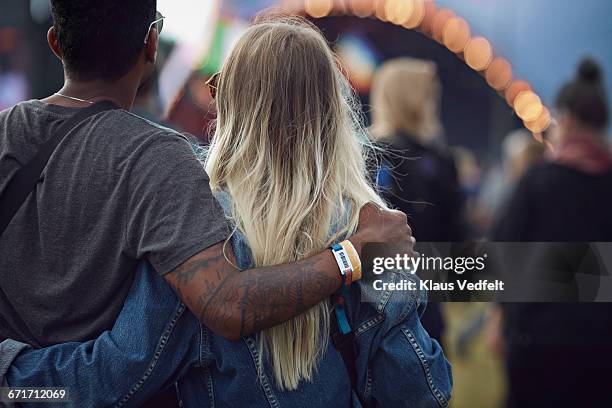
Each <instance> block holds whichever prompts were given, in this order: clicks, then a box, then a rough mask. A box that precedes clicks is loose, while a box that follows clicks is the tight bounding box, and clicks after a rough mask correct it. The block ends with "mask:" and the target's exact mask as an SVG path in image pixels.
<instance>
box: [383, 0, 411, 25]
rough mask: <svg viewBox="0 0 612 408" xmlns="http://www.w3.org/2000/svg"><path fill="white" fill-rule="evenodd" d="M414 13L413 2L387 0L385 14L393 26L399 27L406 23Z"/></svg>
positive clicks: (407, 0) (409, 0) (408, 0)
mask: <svg viewBox="0 0 612 408" xmlns="http://www.w3.org/2000/svg"><path fill="white" fill-rule="evenodd" d="M413 12H414V1H413V0H387V4H386V6H385V13H386V14H387V19H388V20H389V21H390V22H392V23H393V24H397V25H401V24H404V22H406V21H408V19H409V18H410V16H412V13H413Z"/></svg>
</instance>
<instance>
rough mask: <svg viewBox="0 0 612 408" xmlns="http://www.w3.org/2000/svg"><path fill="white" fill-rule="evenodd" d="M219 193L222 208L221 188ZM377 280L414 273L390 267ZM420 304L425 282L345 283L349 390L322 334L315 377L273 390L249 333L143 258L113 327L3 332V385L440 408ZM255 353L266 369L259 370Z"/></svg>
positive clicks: (442, 372)
mask: <svg viewBox="0 0 612 408" xmlns="http://www.w3.org/2000/svg"><path fill="white" fill-rule="evenodd" d="M219 199H220V202H221V204H222V205H223V206H224V207H225V208H226V209H227V208H228V207H229V205H228V204H229V201H228V199H227V197H226V196H224V195H221V196H220V197H219ZM232 246H233V249H234V252H235V255H236V259H237V261H238V263H239V266H240V267H241V268H242V269H244V268H248V267H250V266H251V264H252V261H251V255H250V250H249V248H248V246H247V245H246V241H245V240H244V238H243V237H242V236H241V235H240V234H239V233H236V234H235V235H234V236H233V237H232ZM372 279H373V278H372ZM376 279H383V280H384V281H387V282H399V281H400V280H402V279H404V280H417V279H418V278H417V277H416V276H414V275H411V274H410V273H409V272H406V271H401V270H398V271H394V272H388V273H385V274H383V275H381V276H377V277H376ZM417 286H418V285H417ZM83 295H84V296H87V294H83ZM425 306H426V293H425V292H424V291H377V290H374V289H373V285H372V280H371V279H369V280H368V279H363V280H362V281H360V282H359V284H357V285H352V286H351V295H350V297H349V299H348V304H347V315H348V319H349V322H350V323H351V327H352V328H353V330H354V332H355V339H356V340H355V341H356V350H357V353H356V368H357V389H356V390H351V385H350V380H349V377H348V374H347V371H346V367H345V365H344V363H343V361H342V357H341V355H340V353H339V352H338V351H337V350H336V349H335V348H334V346H333V345H332V344H331V342H330V343H329V344H328V347H327V352H326V353H325V354H324V356H323V357H322V359H321V361H320V363H319V366H318V369H317V371H316V375H315V376H314V379H313V380H312V381H311V382H305V381H302V382H301V383H300V385H299V387H298V389H297V390H295V391H281V390H280V389H279V388H278V387H277V386H276V384H275V382H274V377H273V375H272V371H271V369H270V366H269V364H268V362H267V360H266V358H265V356H261V355H260V354H259V348H258V341H257V336H256V335H249V336H245V337H243V338H242V339H241V340H238V341H229V340H226V339H224V338H222V337H221V336H218V335H216V334H214V333H213V332H211V331H210V330H209V329H208V328H206V327H205V326H202V325H201V324H199V323H198V321H197V319H196V318H195V317H194V316H193V315H192V314H191V313H190V312H189V311H188V310H187V309H186V308H185V305H183V303H182V302H180V301H179V300H178V298H177V297H176V295H175V294H174V292H173V291H172V289H171V288H170V287H169V286H168V285H167V284H166V282H165V281H164V279H163V278H162V277H161V276H159V275H158V274H157V273H155V271H153V270H152V268H151V267H150V266H149V265H148V264H146V263H142V264H141V265H140V267H139V271H138V273H137V275H136V279H135V281H134V283H133V285H132V288H131V290H130V293H129V295H128V297H127V299H126V301H125V304H124V307H123V310H122V312H121V313H120V315H119V317H118V319H117V321H116V323H115V326H114V327H113V329H112V330H111V331H107V332H104V333H103V334H101V335H100V337H98V338H97V339H95V340H91V341H88V342H85V343H76V342H75V343H64V344H59V345H56V346H52V347H47V348H44V349H40V350H34V349H30V348H26V349H25V350H23V349H22V347H21V345H20V344H18V343H16V342H13V341H10V340H7V341H5V342H4V343H1V344H0V353H2V354H3V356H2V357H0V375H4V374H6V376H5V378H4V381H7V382H8V384H9V385H10V386H11V387H41V386H45V387H67V388H68V389H69V397H70V401H71V404H69V405H68V406H78V407H83V406H87V407H89V406H91V407H93V406H101V407H102V406H104V407H106V406H116V407H124V406H125V407H127V406H139V405H141V404H142V403H144V402H145V401H147V400H148V399H149V398H151V397H153V396H154V395H155V394H156V392H157V391H159V390H161V389H163V388H165V387H168V386H174V387H176V390H177V392H178V395H179V400H180V402H181V404H182V406H185V407H292V408H293V407H308V408H315V407H361V406H362V403H361V402H360V401H362V402H363V403H364V405H366V406H381V407H415V408H416V407H446V406H448V403H449V399H450V394H451V388H452V375H451V369H450V365H449V363H448V361H447V360H446V358H445V357H444V354H443V352H442V348H441V347H440V345H439V344H438V343H437V342H436V341H435V340H433V339H431V338H430V337H429V335H428V334H427V332H426V331H425V329H424V328H423V326H422V325H421V322H420V320H419V316H420V315H421V314H422V313H423V311H424V309H425ZM15 355H16V356H15ZM13 357H14V359H13ZM260 359H262V361H263V364H264V370H262V371H261V372H259V373H258V370H257V369H256V366H257V362H258V361H259V360H260ZM11 362H12V364H10V366H9V363H11ZM3 364H4V367H3ZM3 370H4V371H3ZM355 392H356V393H358V395H359V396H358V397H357V396H356V395H355ZM0 404H1V402H0ZM58 406H62V407H66V406H67V405H66V404H58Z"/></svg>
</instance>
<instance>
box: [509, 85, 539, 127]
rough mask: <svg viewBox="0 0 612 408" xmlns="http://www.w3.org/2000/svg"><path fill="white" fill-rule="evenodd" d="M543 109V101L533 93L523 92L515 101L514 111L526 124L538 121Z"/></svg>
mask: <svg viewBox="0 0 612 408" xmlns="http://www.w3.org/2000/svg"><path fill="white" fill-rule="evenodd" d="M543 109H544V106H543V105H542V100H541V99H540V97H539V96H538V95H536V94H535V92H533V91H523V92H521V93H519V94H518V96H517V97H516V99H515V100H514V110H515V111H516V114H517V115H518V116H519V117H520V118H521V119H523V120H524V121H525V122H531V121H534V120H536V119H537V118H538V116H540V114H541V113H542V110H543Z"/></svg>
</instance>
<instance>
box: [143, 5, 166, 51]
mask: <svg viewBox="0 0 612 408" xmlns="http://www.w3.org/2000/svg"><path fill="white" fill-rule="evenodd" d="M165 18H166V17H164V16H163V15H162V13H160V12H159V11H156V12H155V21H153V22H152V23H151V24H149V29H148V30H147V35H146V36H145V39H144V43H145V44H146V43H147V41H148V39H149V33H150V32H151V29H152V28H153V27H155V28H156V29H157V35H159V34H161V32H162V30H163V29H164V19H165Z"/></svg>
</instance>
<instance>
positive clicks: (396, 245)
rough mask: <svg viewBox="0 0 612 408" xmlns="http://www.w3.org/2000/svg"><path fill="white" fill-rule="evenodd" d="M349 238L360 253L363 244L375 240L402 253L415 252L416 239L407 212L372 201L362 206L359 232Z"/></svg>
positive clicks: (410, 253)
mask: <svg viewBox="0 0 612 408" xmlns="http://www.w3.org/2000/svg"><path fill="white" fill-rule="evenodd" d="M349 240H350V241H351V242H352V243H353V246H354V247H355V249H357V251H358V252H359V254H360V255H361V250H362V247H363V245H364V244H367V243H373V242H377V243H384V244H388V245H389V248H388V249H390V250H391V249H392V250H393V252H395V253H397V254H400V255H403V254H408V255H411V256H413V255H414V254H415V253H414V243H415V240H414V237H413V236H412V229H410V227H409V226H408V220H407V218H406V214H404V213H403V212H401V211H397V210H385V209H383V208H381V207H379V206H378V205H376V204H374V203H371V202H370V203H367V204H365V205H364V206H363V207H361V211H360V213H359V226H358V227H357V232H356V233H355V235H353V236H352V237H350V238H349Z"/></svg>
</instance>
